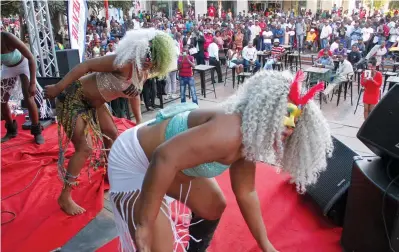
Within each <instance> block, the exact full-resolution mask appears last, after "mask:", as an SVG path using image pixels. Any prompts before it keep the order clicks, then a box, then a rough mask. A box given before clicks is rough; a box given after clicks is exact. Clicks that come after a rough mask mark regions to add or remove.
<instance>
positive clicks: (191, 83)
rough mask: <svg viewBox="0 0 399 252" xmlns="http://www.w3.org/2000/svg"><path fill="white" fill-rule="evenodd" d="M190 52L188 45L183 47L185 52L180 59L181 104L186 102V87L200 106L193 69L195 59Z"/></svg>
mask: <svg viewBox="0 0 399 252" xmlns="http://www.w3.org/2000/svg"><path fill="white" fill-rule="evenodd" d="M188 50H189V47H188V45H185V46H184V47H183V52H182V54H181V55H180V56H179V59H178V69H179V80H180V99H181V102H186V87H187V86H188V88H189V92H190V94H191V99H192V101H193V102H194V103H197V104H198V99H197V94H196V91H195V80H194V76H193V68H194V67H195V64H194V57H193V56H191V55H190V54H189V51H188Z"/></svg>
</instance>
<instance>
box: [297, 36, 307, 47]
mask: <svg viewBox="0 0 399 252" xmlns="http://www.w3.org/2000/svg"><path fill="white" fill-rule="evenodd" d="M304 37H305V35H304V34H301V35H296V47H297V48H298V49H302V48H303V39H304Z"/></svg>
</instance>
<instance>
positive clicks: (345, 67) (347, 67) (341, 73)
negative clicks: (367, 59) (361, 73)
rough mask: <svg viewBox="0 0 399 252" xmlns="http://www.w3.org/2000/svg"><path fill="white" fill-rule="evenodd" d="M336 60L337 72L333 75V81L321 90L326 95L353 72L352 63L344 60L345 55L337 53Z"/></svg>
mask: <svg viewBox="0 0 399 252" xmlns="http://www.w3.org/2000/svg"><path fill="white" fill-rule="evenodd" d="M338 60H339V66H338V69H337V72H336V74H335V76H334V79H333V81H332V82H331V83H330V84H329V85H328V86H327V87H326V89H325V90H324V91H323V94H324V95H328V94H329V93H331V92H332V91H333V90H334V89H335V88H336V87H338V84H340V83H341V82H343V81H347V80H348V75H350V74H353V67H352V64H351V63H350V62H349V61H348V60H346V56H345V55H338Z"/></svg>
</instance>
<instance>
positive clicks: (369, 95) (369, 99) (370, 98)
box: [360, 57, 383, 120]
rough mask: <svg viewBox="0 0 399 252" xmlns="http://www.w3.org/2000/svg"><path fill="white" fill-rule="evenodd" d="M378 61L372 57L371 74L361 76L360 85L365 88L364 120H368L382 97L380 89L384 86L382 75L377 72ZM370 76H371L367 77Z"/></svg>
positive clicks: (370, 60)
mask: <svg viewBox="0 0 399 252" xmlns="http://www.w3.org/2000/svg"><path fill="white" fill-rule="evenodd" d="M376 66H377V59H376V58H375V57H371V58H370V59H369V62H368V66H367V68H368V70H370V72H369V73H366V71H364V72H363V73H362V76H361V81H360V84H361V85H362V86H363V87H364V95H363V103H364V119H365V120H366V119H367V117H368V115H369V113H370V112H371V111H372V110H373V109H374V107H375V105H376V104H377V103H378V100H379V97H380V88H381V85H382V79H383V78H382V74H381V72H378V71H377V70H376ZM366 74H367V75H369V76H366Z"/></svg>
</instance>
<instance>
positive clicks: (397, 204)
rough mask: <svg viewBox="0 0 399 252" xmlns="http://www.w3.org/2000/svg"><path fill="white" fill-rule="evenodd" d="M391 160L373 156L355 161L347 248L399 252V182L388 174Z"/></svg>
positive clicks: (346, 227) (345, 239) (344, 241)
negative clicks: (395, 182)
mask: <svg viewBox="0 0 399 252" xmlns="http://www.w3.org/2000/svg"><path fill="white" fill-rule="evenodd" d="M389 162H390V161H388V162H387V159H383V158H380V157H373V158H360V159H358V160H356V161H355V162H354V163H353V170H352V182H351V186H350V188H349V191H348V200H347V205H346V214H345V222H344V228H343V231H342V237H341V244H342V246H343V248H344V250H345V251H351V252H377V251H378V252H380V251H381V252H385V251H386V252H388V251H392V252H393V251H399V215H398V213H399V185H397V184H394V183H392V180H391V179H390V178H389V176H388V175H387V172H386V170H387V169H388V167H389V166H390V163H389ZM396 168H398V167H397V166H396V167H395V166H392V167H391V169H396ZM388 186H389V188H388Z"/></svg>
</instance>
